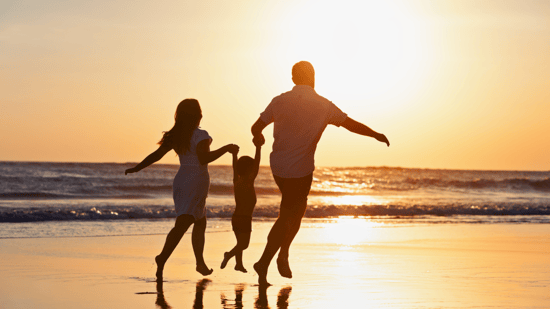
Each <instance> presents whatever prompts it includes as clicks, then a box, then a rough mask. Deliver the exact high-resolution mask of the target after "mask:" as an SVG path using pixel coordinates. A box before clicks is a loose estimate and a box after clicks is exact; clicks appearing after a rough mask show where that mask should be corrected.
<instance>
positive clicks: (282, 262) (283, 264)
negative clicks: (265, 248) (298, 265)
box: [277, 258, 292, 279]
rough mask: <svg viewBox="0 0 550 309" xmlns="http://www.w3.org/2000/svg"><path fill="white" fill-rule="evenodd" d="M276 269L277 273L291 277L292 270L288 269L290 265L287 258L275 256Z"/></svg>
mask: <svg viewBox="0 0 550 309" xmlns="http://www.w3.org/2000/svg"><path fill="white" fill-rule="evenodd" d="M277 269H278V270H279V274H281V276H283V277H285V278H289V279H291V278H292V270H290V265H289V264H288V259H283V258H277Z"/></svg>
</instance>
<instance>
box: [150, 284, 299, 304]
mask: <svg viewBox="0 0 550 309" xmlns="http://www.w3.org/2000/svg"><path fill="white" fill-rule="evenodd" d="M211 282H212V280H209V279H202V280H199V281H198V282H197V285H196V290H195V301H194V303H193V309H204V306H203V295H204V291H205V290H206V287H207V286H208V285H209V284H210V283H211ZM268 287H269V286H265V285H263V286H258V296H257V297H256V299H255V302H254V309H271V307H269V303H268V301H267V288H268ZM244 290H245V285H244V284H237V285H235V302H234V304H232V301H231V300H230V299H228V298H227V297H226V296H225V294H224V293H223V292H222V293H221V295H220V298H221V305H222V309H242V308H244V305H243V292H244ZM291 291H292V287H291V286H285V287H283V288H281V290H280V291H279V294H277V309H287V308H288V299H289V297H290V292H291ZM155 305H157V307H158V308H160V309H172V306H170V305H169V304H168V303H167V302H166V299H165V298H164V290H163V282H162V281H157V299H156V300H155Z"/></svg>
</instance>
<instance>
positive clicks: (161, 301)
mask: <svg viewBox="0 0 550 309" xmlns="http://www.w3.org/2000/svg"><path fill="white" fill-rule="evenodd" d="M155 305H157V306H158V307H159V308H161V309H172V307H170V305H169V304H168V303H167V302H166V299H165V298H164V290H163V282H162V281H157V299H156V301H155Z"/></svg>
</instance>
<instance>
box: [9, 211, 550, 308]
mask: <svg viewBox="0 0 550 309" xmlns="http://www.w3.org/2000/svg"><path fill="white" fill-rule="evenodd" d="M210 223H211V224H212V223H213V222H212V221H211V222H210ZM214 224H219V225H224V224H228V221H225V220H218V221H216V222H214ZM271 224H272V221H259V222H255V223H254V232H253V233H252V240H251V245H250V247H249V249H248V250H247V251H245V254H244V263H245V267H247V268H248V269H249V271H250V272H249V273H248V274H243V273H240V272H237V271H234V270H233V266H234V262H233V261H230V263H229V264H228V267H227V268H226V269H224V270H221V269H219V264H220V262H221V259H222V255H223V252H224V251H227V250H229V249H230V248H231V247H232V245H233V244H234V241H235V240H234V235H233V233H232V232H227V231H225V232H210V233H207V235H206V237H207V238H206V250H205V259H206V262H207V263H208V265H209V266H210V267H212V268H214V273H213V274H212V275H210V276H208V277H206V279H207V280H203V279H205V278H203V277H202V276H201V275H199V274H198V273H197V272H195V271H194V257H193V255H192V251H191V245H190V235H185V236H184V238H183V239H182V242H181V243H180V246H179V247H178V248H177V249H176V251H175V252H174V255H173V257H172V258H171V260H170V261H169V262H168V264H167V266H166V269H165V282H164V283H163V286H162V287H157V285H156V283H155V282H154V272H155V265H154V263H153V257H154V256H155V254H157V253H158V251H159V250H160V248H161V246H162V244H163V241H164V237H165V236H164V235H152V236H113V237H68V238H39V239H37V238H34V239H33V238H28V239H1V240H0V248H1V250H0V260H1V261H2V263H1V264H0V275H1V276H2V278H3V280H2V281H1V282H0V303H1V304H2V306H1V307H2V308H6V309H7V308H189V307H194V308H336V307H342V308H367V307H368V308H481V307H483V308H487V307H496V308H548V307H550V295H549V294H548V288H549V286H550V226H548V225H544V224H539V225H537V224H483V225H479V224H478V225H476V224H455V225H449V224H446V225H393V226H384V225H380V224H377V223H373V222H370V221H368V220H365V219H338V220H337V221H336V222H335V221H332V222H328V221H327V220H324V221H322V220H307V221H305V222H304V224H303V228H302V230H301V231H300V233H299V234H298V236H297V238H296V240H295V243H294V245H293V247H292V251H291V266H292V268H293V272H294V278H293V279H285V278H282V277H280V276H279V275H278V273H277V270H276V266H275V265H272V267H271V268H270V272H269V275H268V280H269V281H270V282H271V283H272V284H273V286H271V287H269V288H268V289H267V290H262V289H261V288H259V287H258V286H257V284H256V283H257V278H258V277H257V276H256V275H255V274H254V272H252V271H251V270H252V264H253V263H254V262H255V260H256V259H257V258H258V257H259V256H260V254H261V252H262V250H263V246H264V244H265V239H266V236H267V233H268V231H269V228H270V226H271ZM201 287H202V288H201ZM158 291H162V294H160V293H158Z"/></svg>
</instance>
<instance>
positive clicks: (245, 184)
mask: <svg viewBox="0 0 550 309" xmlns="http://www.w3.org/2000/svg"><path fill="white" fill-rule="evenodd" d="M261 150H262V147H261V145H256V154H255V156H254V159H252V158H251V157H249V156H242V157H240V158H239V159H238V160H237V154H233V190H234V193H235V212H234V213H233V217H232V218H231V225H232V226H233V232H235V237H236V238H237V244H236V245H235V247H233V249H231V250H230V251H229V252H225V253H224V254H223V261H222V264H221V266H220V268H221V269H224V268H225V266H226V265H227V262H228V261H229V260H230V259H231V258H232V257H235V260H236V264H235V270H238V271H241V272H243V273H246V272H247V270H246V268H244V265H243V251H244V250H245V249H246V248H248V245H249V243H250V234H251V233H252V212H253V211H254V207H255V206H256V201H257V199H256V192H255V190H254V180H255V179H256V176H258V170H259V169H260V159H261Z"/></svg>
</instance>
